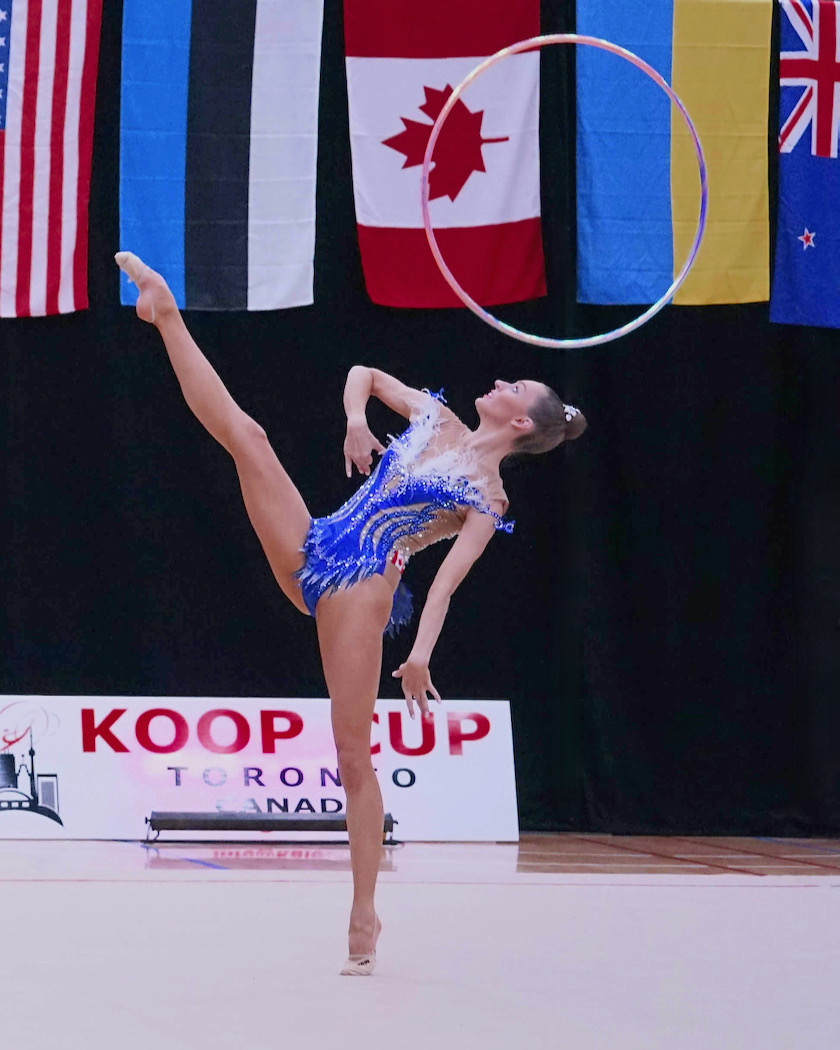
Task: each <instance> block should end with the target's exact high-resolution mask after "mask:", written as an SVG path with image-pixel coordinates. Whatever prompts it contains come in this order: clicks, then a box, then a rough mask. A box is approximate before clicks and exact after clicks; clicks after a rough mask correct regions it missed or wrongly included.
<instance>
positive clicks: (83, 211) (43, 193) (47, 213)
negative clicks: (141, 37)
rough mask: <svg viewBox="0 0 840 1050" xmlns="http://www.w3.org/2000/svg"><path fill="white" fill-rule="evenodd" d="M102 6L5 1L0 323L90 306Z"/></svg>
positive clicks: (0, 17)
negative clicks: (90, 238)
mask: <svg viewBox="0 0 840 1050" xmlns="http://www.w3.org/2000/svg"><path fill="white" fill-rule="evenodd" d="M101 15H102V0H0V317H39V316H43V315H45V314H59V313H70V312H72V311H74V310H82V309H84V308H85V307H87V305H88V297H87V236H88V230H87V225H88V221H87V216H88V197H89V192H90V165H91V151H92V139H93V111H94V100H95V95H96V68H97V61H98V53H99V29H100V22H101Z"/></svg>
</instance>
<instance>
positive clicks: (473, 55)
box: [344, 0, 545, 307]
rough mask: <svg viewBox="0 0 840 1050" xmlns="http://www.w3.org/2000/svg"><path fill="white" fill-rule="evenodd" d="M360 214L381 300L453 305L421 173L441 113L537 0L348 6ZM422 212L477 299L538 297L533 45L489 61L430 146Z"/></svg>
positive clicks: (404, 0)
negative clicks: (430, 234)
mask: <svg viewBox="0 0 840 1050" xmlns="http://www.w3.org/2000/svg"><path fill="white" fill-rule="evenodd" d="M344 33H345V46H346V54H347V91H348V100H349V107H350V143H351V150H352V157H353V189H354V195H355V201H356V222H357V226H358V233H359V248H360V252H361V258H362V268H363V270H364V275H365V283H366V286H367V290H368V294H369V295H370V297H371V299H372V300H373V301H374V302H376V303H380V304H382V305H383V306H408V307H439V306H459V305H460V300H459V299H458V298H457V297H456V296H455V294H454V293H453V292H452V290H451V289H450V288H449V286H448V285H447V284H446V282H445V281H444V279H443V277H442V276H441V274H440V271H439V270H438V268H437V264H436V263H435V261H434V258H433V257H432V254H431V251H430V250H429V246H428V243H427V241H426V234H425V231H424V229H423V216H422V212H421V207H420V181H421V172H422V164H423V156H424V153H425V150H426V145H427V143H428V140H429V135H430V134H431V130H432V126H433V125H434V122H435V119H436V118H437V116H438V114H439V113H440V111H441V109H442V108H443V106H444V104H445V103H446V100H447V99H448V98H449V95H450V94H451V93H452V90H453V89H454V88H455V86H456V85H457V84H459V83H460V82H461V81H462V80H463V79H464V77H465V76H466V75H467V74H468V73H469V72H470V71H471V70H472V69H474V68H475V67H476V66H477V65H478V64H479V63H480V62H481V61H482V59H484V58H486V57H487V56H488V55H492V54H494V53H495V52H496V51H499V50H500V49H501V48H503V47H507V46H509V45H510V44H514V43H516V42H517V41H519V40H524V39H527V38H529V37H532V36H537V35H538V34H539V0H516V2H512V0H457V2H456V3H453V2H452V0H426V2H424V3H422V4H418V3H416V2H409V0H344ZM429 198H430V209H429V210H430V217H431V222H432V226H433V227H434V230H435V234H436V236H437V241H438V245H439V246H440V250H441V252H442V254H443V257H444V259H445V260H446V262H447V265H448V266H449V267H450V269H451V270H452V272H453V274H454V275H455V277H456V279H457V280H458V281H459V283H460V284H461V285H462V286H463V287H464V288H465V289H466V291H467V292H469V294H470V295H471V296H472V297H473V298H474V299H475V300H476V301H477V302H479V303H481V304H482V305H485V306H489V305H492V304H494V303H510V302H518V301H520V300H523V299H533V298H536V297H537V296H541V295H545V266H544V261H543V249H542V233H541V228H540V166H539V52H537V51H533V52H528V53H526V54H520V55H513V56H511V57H509V58H505V59H503V60H502V61H500V62H498V63H497V64H496V65H494V66H492V67H491V68H490V69H489V70H488V71H487V72H486V73H484V74H482V75H481V76H480V77H478V79H477V80H475V81H474V82H473V83H472V84H471V85H470V86H469V87H468V88H467V89H466V91H465V92H464V93H463V94H462V95H461V97H460V98H459V100H458V102H457V103H456V104H455V106H454V107H453V109H452V111H451V113H450V114H449V116H448V117H447V119H446V122H445V124H444V125H443V130H442V131H441V134H440V136H439V138H438V140H437V143H436V146H435V152H434V156H433V161H432V169H431V173H430V176H429Z"/></svg>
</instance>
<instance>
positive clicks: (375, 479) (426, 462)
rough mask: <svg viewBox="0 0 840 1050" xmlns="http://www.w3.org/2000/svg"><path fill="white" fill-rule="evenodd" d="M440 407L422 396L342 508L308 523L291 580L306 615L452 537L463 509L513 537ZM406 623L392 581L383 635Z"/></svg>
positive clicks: (400, 592) (497, 494) (458, 429)
mask: <svg viewBox="0 0 840 1050" xmlns="http://www.w3.org/2000/svg"><path fill="white" fill-rule="evenodd" d="M442 403H444V402H443V394H442V392H441V393H439V394H429V395H428V400H427V402H426V403H425V404H424V405H423V406H422V407H421V408H419V409H418V410H417V411H416V412H415V413H414V414H412V418H411V423H410V425H409V427H408V428H407V429H406V430H405V431H404V432H403V433H402V434H401V435H400V436H399V437H395V438H394V437H392V438H391V439H390V441H389V444H388V447H387V448H386V450H385V452H384V453H383V454H382V457H381V458H380V460H379V463H378V464H377V466H376V469H375V470H374V471H373V472H372V473H371V475H370V477H369V478H368V479H367V481H365V483H364V484H363V485H362V486H361V487H360V488H359V489H358V490H357V491H356V493H355V494H354V495H353V496H351V498H350V499H349V500H348V501H347V502H346V503H345V504H344V506H342V507H340V508H339V509H338V510H337V511H336V512H335V513H334V514H331V515H330V516H329V517H327V518H315V519H313V521H312V524H311V525H310V528H309V532H308V534H307V537H306V542H305V543H304V546H303V552H304V554H305V555H306V562H305V564H304V566H303V568H302V569H300V570H299V571H298V572H297V574H296V576H297V579H298V581H299V583H300V588H301V591H302V593H303V599H304V601H305V603H306V607H307V608H308V609H309V612H310V614H311V615H313V616H314V615H315V606H316V605H317V603H318V599H319V598H320V597H321V595H322V594H324V593H325V592H326V591H330V592H334V591H335V590H337V589H338V588H339V587H350V586H352V585H353V584H354V583H358V581H359V580H365V579H368V578H369V577H371V576H374V575H375V574H377V573H379V574H381V573H383V572H384V571H385V567H386V565H387V564H388V561H389V559H390V557H391V556H392V554H393V553H394V551H397V552H398V553H399V554H400V555H401V556H402V558H403V559H404V560H405V561H407V560H408V558H409V557H410V556H411V555H412V554H413V553H416V552H417V551H418V550H421V549H422V548H424V547H427V546H429V544H431V543H435V542H437V541H438V540H442V539H446V538H448V537H451V536H454V535H455V534H456V533H457V532H459V531H460V529H461V526H462V525H463V523H464V520H465V518H466V515H467V511H468V510H469V508H470V507H474V508H475V509H476V510H479V511H481V512H482V513H484V514H489V515H491V517H493V518H495V521H496V528H497V529H500V530H503V531H505V532H512V531H513V522H508V521H505V520H504V519H503V518H502V517H501V516H500V515H498V514H496V513H495V512H494V511H492V510H491V509H490V506H489V501H490V500H492V499H498V500H500V501H501V502H502V503H503V505H504V506H505V507H506V506H507V498H506V497H505V494H504V490H503V489H502V487H501V482H500V481H499V479H498V477H496V478H490V479H488V478H485V477H481V476H478V471H477V469H476V467H477V464H476V462H475V456H474V454H472V453H471V452H470V451H469V449H468V447H467V446H466V444H465V441H464V439H465V438H466V437H468V436H469V435H470V433H471V431H470V430H469V429H468V428H467V427H466V426H464V424H463V423H462V422H461V421H460V420H459V419H458V417H457V416H455V415H454V413H452V412H450V410H449V409H448V408H443V407H442ZM410 617H411V595H410V593H409V592H408V590H407V589H406V587H405V585H404V584H403V583H400V585H399V588H398V589H397V592H396V593H395V595H394V605H393V607H392V610H391V619H390V621H389V624H388V628H387V630H388V632H389V633H393V631H394V630H395V629H397V628H399V627H401V626H402V625H403V624H404V623H406V622H407V621H408V620H409V619H410Z"/></svg>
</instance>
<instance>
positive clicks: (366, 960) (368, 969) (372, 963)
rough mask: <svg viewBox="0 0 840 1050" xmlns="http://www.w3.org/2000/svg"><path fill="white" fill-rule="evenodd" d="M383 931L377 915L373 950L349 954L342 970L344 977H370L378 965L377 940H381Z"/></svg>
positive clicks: (341, 973)
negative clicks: (361, 953)
mask: <svg viewBox="0 0 840 1050" xmlns="http://www.w3.org/2000/svg"><path fill="white" fill-rule="evenodd" d="M381 932H382V923H381V922H380V921H379V916H378V915H377V916H376V925H375V927H374V935H373V944H374V948H373V951H372V952H365V953H364V954H363V955H348V956H347V962H346V963H345V964H344V966H343V968H342V969H341V971H340V975H341V976H342V977H370V975H371V974H372V973H373V971H374V968H375V967H376V942H377V941H378V940H379V934H380V933H381Z"/></svg>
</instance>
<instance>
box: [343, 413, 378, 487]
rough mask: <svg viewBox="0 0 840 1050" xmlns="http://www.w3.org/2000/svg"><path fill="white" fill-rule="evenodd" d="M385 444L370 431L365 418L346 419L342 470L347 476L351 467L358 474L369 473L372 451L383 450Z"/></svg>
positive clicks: (351, 470)
mask: <svg viewBox="0 0 840 1050" xmlns="http://www.w3.org/2000/svg"><path fill="white" fill-rule="evenodd" d="M384 451H385V446H384V445H382V444H380V442H379V441H377V440H376V438H375V437H374V436H373V434H372V433H371V432H370V428H369V427H368V425H367V421H366V420H364V419H363V420H360V421H358V422H352V423H351V422H350V420H348V421H347V435H346V437H345V438H344V470H345V472H346V474H347V477H348V478H349V477H350V475H351V474H352V472H353V467H354V466H355V467H356V470H358V472H359V473H360V474H370V465H371V463H372V462H373V453H374V452H384Z"/></svg>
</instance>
